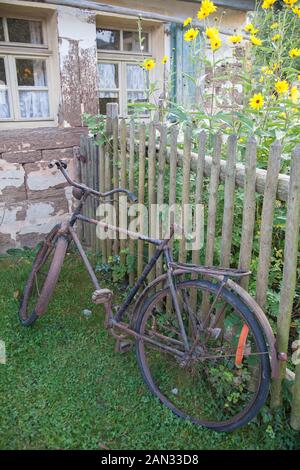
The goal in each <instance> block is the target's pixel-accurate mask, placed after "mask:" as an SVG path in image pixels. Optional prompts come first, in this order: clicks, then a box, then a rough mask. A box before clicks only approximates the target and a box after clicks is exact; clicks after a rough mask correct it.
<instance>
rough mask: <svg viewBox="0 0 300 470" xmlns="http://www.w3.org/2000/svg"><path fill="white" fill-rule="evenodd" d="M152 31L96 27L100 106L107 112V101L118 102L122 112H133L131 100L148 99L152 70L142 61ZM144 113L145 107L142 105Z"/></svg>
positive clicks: (103, 111) (134, 101)
mask: <svg viewBox="0 0 300 470" xmlns="http://www.w3.org/2000/svg"><path fill="white" fill-rule="evenodd" d="M150 39H151V37H150V33H147V32H145V33H142V38H141V41H140V37H139V33H138V32H137V31H125V30H116V29H103V28H101V29H97V49H98V79H99V109H100V113H101V114H105V112H106V104H107V103H118V105H119V113H120V114H121V115H122V116H127V115H129V114H132V113H133V112H134V107H131V106H130V103H138V102H139V103H143V102H146V101H147V100H148V96H149V93H148V89H149V73H148V72H146V71H145V70H144V69H143V68H142V67H141V62H142V61H143V59H144V58H146V57H151V54H150ZM141 112H142V113H143V114H145V115H146V114H147V113H146V110H145V109H143V108H141Z"/></svg>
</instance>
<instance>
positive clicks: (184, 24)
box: [183, 16, 193, 27]
mask: <svg viewBox="0 0 300 470" xmlns="http://www.w3.org/2000/svg"><path fill="white" fill-rule="evenodd" d="M192 21H193V18H192V17H191V16H189V17H188V18H186V19H185V20H184V22H183V26H184V27H186V26H188V25H189V24H191V22H192Z"/></svg>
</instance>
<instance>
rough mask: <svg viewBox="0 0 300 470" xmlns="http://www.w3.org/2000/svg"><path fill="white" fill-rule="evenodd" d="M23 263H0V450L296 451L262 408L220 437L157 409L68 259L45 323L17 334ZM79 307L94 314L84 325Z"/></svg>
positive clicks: (293, 437) (25, 259)
mask: <svg viewBox="0 0 300 470" xmlns="http://www.w3.org/2000/svg"><path fill="white" fill-rule="evenodd" d="M31 257H32V255H31V254H30V253H29V252H24V253H23V254H20V253H19V254H18V255H16V254H14V255H12V256H7V257H2V258H1V259H0V285H1V297H0V339H2V340H4V341H5V343H6V350H7V364H6V365H0V374H1V381H0V399H1V407H0V423H1V424H0V448H1V449H99V448H100V449H101V448H109V449H147V450H148V449H156V450H163V449H169V450H173V449H184V450H188V449H287V448H290V449H295V448H299V440H298V441H297V439H299V437H298V436H299V435H298V434H297V433H295V432H293V431H292V430H291V429H290V428H289V426H288V420H287V418H286V417H284V416H282V414H281V415H279V414H278V413H277V414H276V415H275V417H272V416H271V415H270V413H269V411H268V408H265V409H264V412H263V413H262V414H261V415H260V416H259V417H258V418H256V420H255V422H252V423H250V424H249V425H248V426H246V427H245V428H244V429H242V430H239V431H235V432H234V433H231V434H219V433H216V432H213V431H210V430H207V429H204V428H197V427H196V426H194V425H191V424H190V423H188V422H184V421H182V420H180V419H179V418H177V417H176V416H174V415H173V414H172V413H171V412H170V411H169V410H168V409H166V408H165V407H164V406H162V405H161V404H160V403H159V402H158V401H157V400H156V399H155V398H154V397H153V396H152V395H151V394H150V393H149V392H148V390H147V388H146V387H145V385H144V383H143V382H142V379H141V376H140V372H139V369H138V367H137V364H136V359H135V353H134V351H131V352H129V353H127V354H123V355H121V354H118V353H116V352H115V351H114V346H115V342H114V339H113V338H112V337H111V336H109V335H108V333H107V332H106V331H105V330H104V329H103V312H102V308H101V307H97V306H95V305H93V304H92V302H91V300H90V298H91V293H92V286H91V285H90V283H89V280H88V278H87V275H86V274H85V272H84V271H83V269H82V267H81V265H80V263H79V260H78V258H77V257H75V255H70V256H69V257H68V261H67V264H66V265H65V267H64V269H63V272H62V274H61V278H60V282H59V285H58V287H57V289H56V291H55V295H54V299H53V300H52V302H51V305H50V307H49V310H48V312H47V314H46V315H45V316H44V317H42V318H41V319H40V320H39V321H37V323H36V324H35V325H34V326H33V327H31V328H24V327H22V326H20V324H19V322H18V318H17V310H18V299H17V297H18V295H19V292H20V290H21V286H22V285H23V284H24V282H25V280H26V278H27V275H28V272H29V270H30V264H31ZM71 261H73V265H71ZM84 308H89V309H91V310H92V312H93V314H92V315H91V316H90V317H85V316H84V315H83V314H82V310H83V309H84ZM297 442H298V444H297Z"/></svg>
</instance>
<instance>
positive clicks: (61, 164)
mask: <svg viewBox="0 0 300 470" xmlns="http://www.w3.org/2000/svg"><path fill="white" fill-rule="evenodd" d="M54 166H56V167H57V169H58V170H60V171H61V173H62V174H63V175H64V177H65V179H66V180H67V182H68V183H69V185H70V186H74V188H78V189H81V190H82V191H84V192H86V191H88V192H89V193H90V194H93V195H95V196H98V197H104V198H105V197H108V196H111V195H112V194H115V193H125V194H127V196H128V198H129V199H130V200H131V201H132V202H137V200H138V199H137V197H136V196H135V194H133V193H132V192H130V191H128V189H123V188H115V189H112V190H111V191H107V192H105V193H101V192H100V191H96V190H95V189H93V188H89V187H88V186H86V185H85V184H79V183H76V182H75V181H73V180H71V178H70V176H69V175H68V173H67V171H66V169H67V167H68V165H67V163H66V162H64V161H62V160H51V161H50V162H49V163H48V167H49V168H53V167H54Z"/></svg>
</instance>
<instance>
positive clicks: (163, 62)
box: [161, 55, 169, 65]
mask: <svg viewBox="0 0 300 470" xmlns="http://www.w3.org/2000/svg"><path fill="white" fill-rule="evenodd" d="M168 60H169V56H167V55H164V56H163V58H162V59H161V63H162V64H163V65H165V64H166V63H167V62H168Z"/></svg>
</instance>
